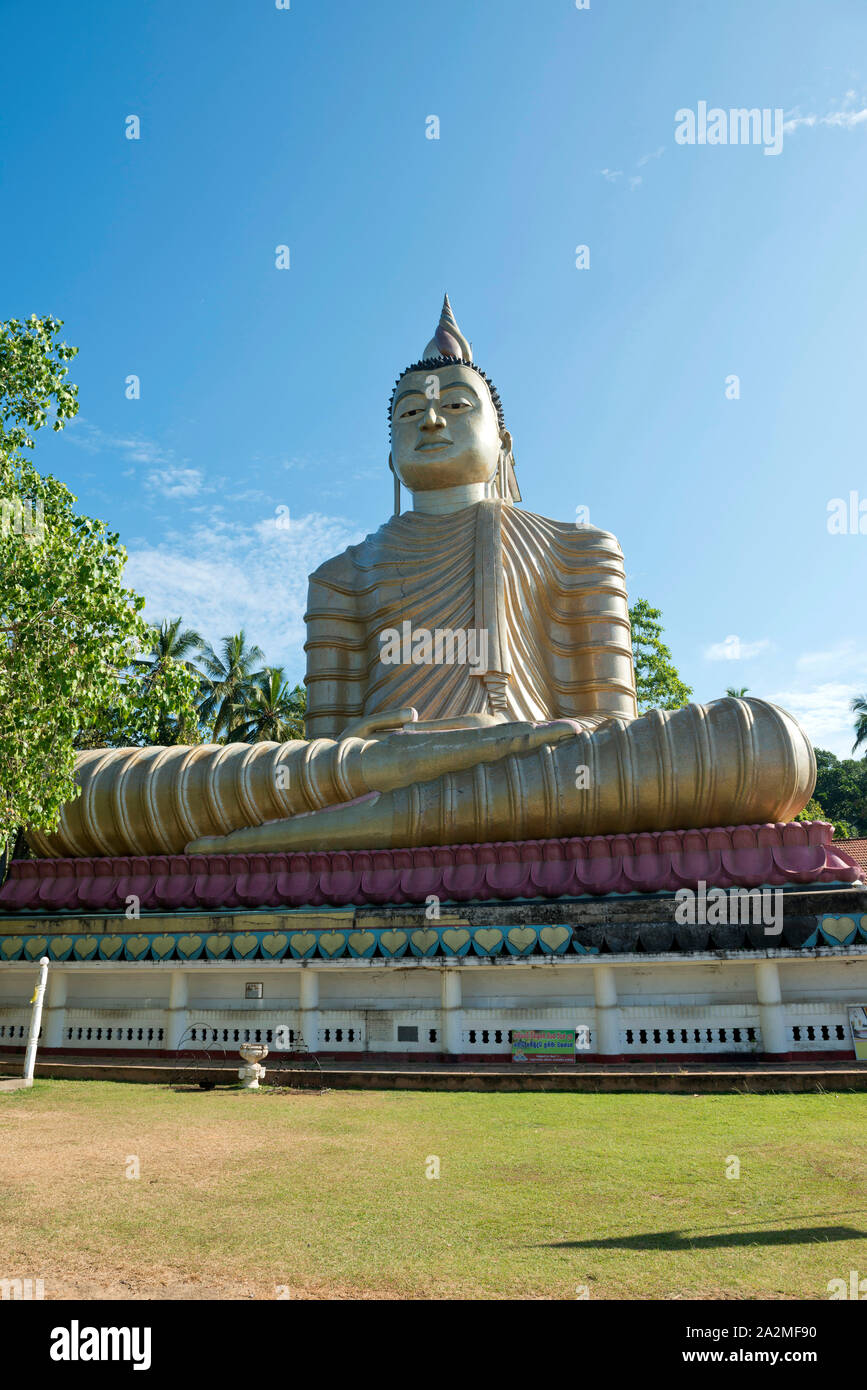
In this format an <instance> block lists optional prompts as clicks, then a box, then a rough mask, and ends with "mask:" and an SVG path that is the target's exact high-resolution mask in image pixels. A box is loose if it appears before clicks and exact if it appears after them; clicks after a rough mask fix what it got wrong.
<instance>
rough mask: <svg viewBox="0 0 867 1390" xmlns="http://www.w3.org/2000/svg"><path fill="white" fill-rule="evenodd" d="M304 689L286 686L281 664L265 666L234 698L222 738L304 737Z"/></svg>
mask: <svg viewBox="0 0 867 1390" xmlns="http://www.w3.org/2000/svg"><path fill="white" fill-rule="evenodd" d="M306 711H307V692H306V690H305V689H304V687H303V686H301V685H296V686H295V688H294V689H291V690H290V688H289V682H288V681H287V680H286V675H285V672H284V670H283V667H282V666H266V667H265V669H264V670H263V671H259V672H257V673H256V675H255V676H253V677H252V678H251V680H250V681H249V682H247V683H246V684H245V686H244V688H243V690H242V691H241V693H240V695H239V697H238V698H237V699H236V700H235V701H234V703H233V704H232V707H231V713H230V716H229V727H228V730H227V734H226V741H227V742H229V743H232V742H240V743H262V742H265V741H268V740H270V741H273V742H275V743H287V742H288V741H289V740H290V739H296V738H303V737H304V716H305V713H306Z"/></svg>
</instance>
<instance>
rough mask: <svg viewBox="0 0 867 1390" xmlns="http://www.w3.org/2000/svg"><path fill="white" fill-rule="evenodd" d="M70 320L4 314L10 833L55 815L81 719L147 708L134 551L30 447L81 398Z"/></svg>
mask: <svg viewBox="0 0 867 1390" xmlns="http://www.w3.org/2000/svg"><path fill="white" fill-rule="evenodd" d="M61 327H62V324H61V322H60V321H59V320H57V319H54V318H42V319H40V318H37V317H36V316H35V315H34V316H32V317H31V318H29V319H28V320H27V321H26V322H24V323H22V322H19V321H18V320H16V319H12V320H10V321H8V322H6V323H0V710H2V714H3V718H2V722H0V841H3V840H5V839H6V838H7V837H8V836H9V834H10V832H11V831H12V830H13V829H15V828H16V827H19V826H21V825H32V826H34V827H38V828H45V829H51V828H52V827H53V826H54V825H55V824H56V819H57V815H58V812H59V809H60V806H61V805H62V803H63V802H64V801H67V800H70V799H71V798H72V797H73V796H74V795H75V790H76V788H75V783H74V779H73V769H74V761H75V746H76V735H77V734H78V733H79V731H80V730H81V729H82V727H86V726H88V725H92V724H96V723H98V721H99V720H100V719H101V718H103V717H104V711H106V710H111V711H112V715H113V718H116V719H117V720H118V721H119V722H120V723H121V724H123V723H124V722H126V721H127V720H129V719H131V718H134V717H139V716H141V715H142V712H141V710H138V711H137V707H136V701H135V692H134V691H133V690H132V689H131V687H130V685H129V683H128V681H127V680H126V679H125V677H124V672H126V671H128V669H129V667H130V663H131V661H133V660H134V659H135V657H136V655H137V654H138V652H139V651H140V650H141V648H142V647H143V646H146V645H147V641H148V635H149V634H148V629H147V627H146V625H145V623H144V621H143V619H142V617H141V609H142V607H143V605H144V600H143V599H142V598H140V597H139V596H138V595H136V594H134V593H133V592H132V591H131V590H129V589H126V588H124V587H123V583H122V575H123V567H124V564H125V562H126V551H125V550H124V548H123V546H122V545H120V543H119V540H118V536H117V535H116V534H115V533H113V532H111V531H109V530H108V528H107V527H106V526H105V525H104V524H103V523H102V522H100V521H94V520H92V519H91V518H90V517H87V516H83V515H81V514H80V513H78V512H76V510H75V505H74V504H75V501H76V499H75V497H74V496H73V494H72V493H71V492H70V491H69V489H68V488H66V487H65V486H64V485H63V483H61V482H59V481H58V480H57V479H56V478H53V477H51V475H45V476H43V475H42V474H40V473H39V472H38V471H37V469H36V467H35V465H34V463H33V461H32V459H31V458H30V456H29V453H28V452H27V451H29V450H31V449H33V447H34V435H35V433H36V432H37V431H38V430H39V429H41V428H42V426H43V425H45V424H46V423H47V422H48V421H49V419H50V420H51V424H52V428H53V429H55V430H59V429H62V428H63V426H64V425H65V424H66V422H67V421H68V420H70V419H72V417H73V416H74V415H75V413H76V411H77V409H78V401H77V393H76V388H75V387H74V386H73V385H71V384H70V383H68V382H67V380H66V377H67V373H68V366H67V365H66V364H67V363H68V362H70V361H71V360H72V358H73V357H74V356H75V353H76V349H75V348H73V347H69V346H68V345H67V344H66V343H64V342H62V341H59V337H58V335H59V331H60V328H61ZM179 694H180V688H179V687H178V688H177V689H176V690H172V691H171V692H170V695H169V693H168V692H167V698H169V702H171V701H172V700H174V698H175V696H176V695H179ZM152 715H153V708H151V710H150V711H149V713H148V715H147V718H143V732H147V731H149V730H150V729H151V728H152V727H153V717H152Z"/></svg>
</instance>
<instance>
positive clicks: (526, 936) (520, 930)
mask: <svg viewBox="0 0 867 1390" xmlns="http://www.w3.org/2000/svg"><path fill="white" fill-rule="evenodd" d="M535 940H536V933H535V931H534V930H533V928H532V927H512V930H511V931H510V932H509V941H510V942H511V943H512V945H513V946H517V948H518V950H519V951H527V950H529V948H530V947H531V946H532V945H533V944H534V942H535Z"/></svg>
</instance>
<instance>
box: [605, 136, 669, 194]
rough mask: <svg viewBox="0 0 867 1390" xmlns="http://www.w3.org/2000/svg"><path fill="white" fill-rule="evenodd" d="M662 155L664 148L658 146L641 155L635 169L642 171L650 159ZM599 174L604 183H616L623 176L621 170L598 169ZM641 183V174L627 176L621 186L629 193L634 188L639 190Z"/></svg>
mask: <svg viewBox="0 0 867 1390" xmlns="http://www.w3.org/2000/svg"><path fill="white" fill-rule="evenodd" d="M664 154H665V146H664V145H660V146H659V148H658V149H655V150H650V151H649V152H648V153H647V154H643V155H642V156H641V158H640V159H638V160H636V162H635V168H636V169H643V168H644V166H645V164H649V163H650V161H651V160H652V159H661V158H662V156H663V155H664ZM599 172H600V174H601V175H602V177H603V179H604V180H605V182H606V183H616V182H617V180H618V179H622V178H623V176H624V175H623V170H622V169H600V170H599ZM642 183H644V177H643V175H642V174H629V175H627V176H626V182H625V183H624V185H623V186H624V188H628V189H629V190H630V192H633V191H634V190H635V189H636V188H639V187H640V186H641V184H642Z"/></svg>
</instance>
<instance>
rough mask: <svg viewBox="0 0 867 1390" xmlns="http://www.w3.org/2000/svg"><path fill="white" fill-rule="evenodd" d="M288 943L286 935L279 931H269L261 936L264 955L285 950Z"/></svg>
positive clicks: (271, 954)
mask: <svg viewBox="0 0 867 1390" xmlns="http://www.w3.org/2000/svg"><path fill="white" fill-rule="evenodd" d="M288 943H289V938H288V936H286V935H284V933H283V932H281V931H272V932H269V933H268V935H267V936H263V937H262V950H263V951H264V952H265V954H266V956H276V955H277V953H278V952H279V951H285V950H286V947H287V945H288Z"/></svg>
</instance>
